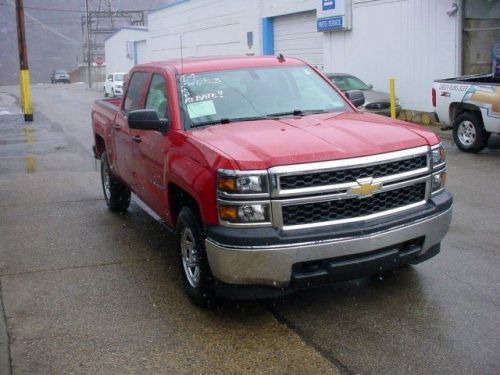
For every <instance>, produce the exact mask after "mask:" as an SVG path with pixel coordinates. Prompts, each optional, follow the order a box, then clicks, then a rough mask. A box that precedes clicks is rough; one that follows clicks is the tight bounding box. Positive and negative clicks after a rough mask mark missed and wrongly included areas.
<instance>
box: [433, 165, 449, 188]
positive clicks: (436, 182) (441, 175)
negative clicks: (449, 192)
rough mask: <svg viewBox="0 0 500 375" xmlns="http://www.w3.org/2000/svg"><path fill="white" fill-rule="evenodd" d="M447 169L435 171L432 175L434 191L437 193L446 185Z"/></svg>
mask: <svg viewBox="0 0 500 375" xmlns="http://www.w3.org/2000/svg"><path fill="white" fill-rule="evenodd" d="M446 177H447V174H446V171H445V170H442V171H441V172H438V173H434V174H433V175H432V181H431V182H432V193H435V192H437V191H439V190H441V189H444V185H445V184H446Z"/></svg>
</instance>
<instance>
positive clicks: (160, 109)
mask: <svg viewBox="0 0 500 375" xmlns="http://www.w3.org/2000/svg"><path fill="white" fill-rule="evenodd" d="M144 108H146V109H154V110H155V111H156V112H157V114H158V117H159V118H167V119H168V118H170V115H169V112H170V110H169V98H168V91H167V79H166V78H165V77H164V75H163V74H162V73H160V72H154V73H153V74H152V77H151V80H150V83H149V85H148V89H147V91H146V94H145V105H144ZM132 136H133V137H134V139H135V142H136V145H135V147H137V152H134V154H135V155H137V159H136V160H135V162H136V164H137V166H136V168H135V170H136V171H137V173H138V181H137V182H138V185H137V186H138V188H137V194H138V195H139V196H140V198H141V199H142V200H143V201H144V202H145V203H146V204H147V205H148V206H149V207H151V208H152V209H153V211H155V212H156V213H157V214H158V215H160V216H161V217H163V214H164V213H165V212H166V209H167V204H168V202H167V197H166V186H165V170H164V169H165V168H164V162H165V158H166V154H167V151H168V148H169V146H170V144H169V139H168V137H167V136H166V134H163V133H161V132H159V131H151V130H137V129H133V130H132Z"/></svg>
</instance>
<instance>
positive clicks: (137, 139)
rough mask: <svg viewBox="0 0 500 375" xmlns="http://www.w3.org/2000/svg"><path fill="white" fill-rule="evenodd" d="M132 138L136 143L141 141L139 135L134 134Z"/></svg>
mask: <svg viewBox="0 0 500 375" xmlns="http://www.w3.org/2000/svg"><path fill="white" fill-rule="evenodd" d="M132 140H133V141H134V142H136V143H141V142H142V139H141V137H139V136H138V135H134V136H132Z"/></svg>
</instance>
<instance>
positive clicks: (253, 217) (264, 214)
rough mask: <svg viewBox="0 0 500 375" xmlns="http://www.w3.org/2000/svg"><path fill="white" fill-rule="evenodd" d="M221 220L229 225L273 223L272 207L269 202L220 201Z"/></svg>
mask: <svg viewBox="0 0 500 375" xmlns="http://www.w3.org/2000/svg"><path fill="white" fill-rule="evenodd" d="M219 221H220V222H221V223H222V224H226V225H227V224H229V226H231V225H233V226H238V225H245V226H249V225H251V224H254V225H258V226H262V225H263V224H264V225H265V224H268V225H271V207H270V205H269V203H267V202H266V203H261V202H245V203H233V202H227V201H219Z"/></svg>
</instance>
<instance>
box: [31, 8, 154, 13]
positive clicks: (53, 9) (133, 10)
mask: <svg viewBox="0 0 500 375" xmlns="http://www.w3.org/2000/svg"><path fill="white" fill-rule="evenodd" d="M24 9H32V10H46V11H48V12H67V13H80V14H85V11H84V10H74V9H57V8H40V7H24ZM153 10H154V9H132V10H122V12H151V11H153ZM117 11H118V10H117Z"/></svg>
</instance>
